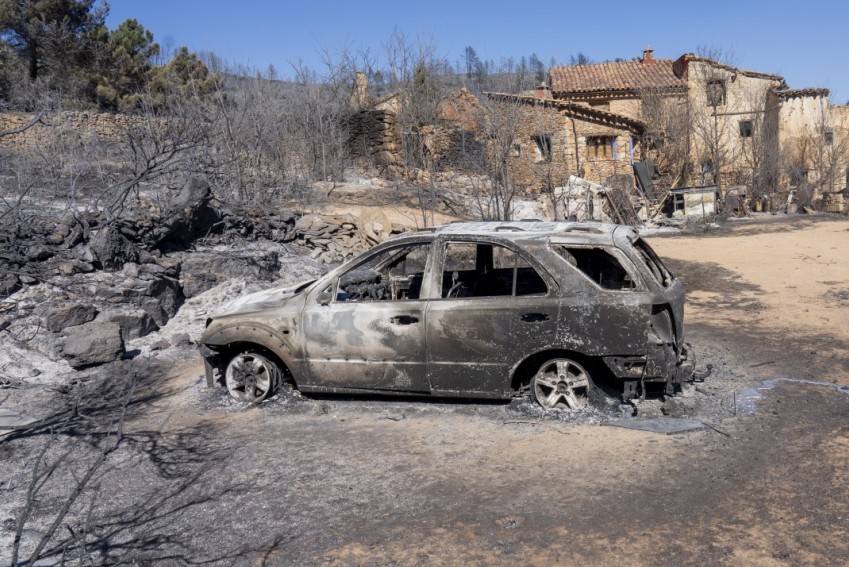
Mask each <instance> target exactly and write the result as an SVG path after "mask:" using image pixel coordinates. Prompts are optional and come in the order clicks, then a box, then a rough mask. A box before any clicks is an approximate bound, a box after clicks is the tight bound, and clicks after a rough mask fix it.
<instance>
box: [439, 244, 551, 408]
mask: <svg viewBox="0 0 849 567" xmlns="http://www.w3.org/2000/svg"><path fill="white" fill-rule="evenodd" d="M440 256H441V269H440V270H439V271H438V273H437V274H435V275H436V278H437V279H441V287H440V286H437V289H436V291H439V292H441V293H440V294H439V297H438V298H434V299H433V301H431V302H430V304H429V306H428V329H427V343H428V351H429V354H430V357H429V364H428V376H429V378H430V383H431V388H432V389H433V391H434V392H435V393H443V394H450V393H458V394H459V393H462V394H464V395H478V396H497V395H502V394H503V393H504V392H505V391H506V390H507V388H508V387H509V373H510V369H511V368H512V366H513V365H514V364H516V363H517V362H518V361H519V360H521V359H522V358H523V357H524V356H527V355H528V354H530V353H532V352H535V351H536V350H537V349H539V348H541V347H542V346H546V345H548V344H550V342H551V341H553V340H554V337H555V334H556V329H557V315H558V301H557V297H556V296H555V294H551V293H549V287H550V283H546V281H545V279H544V278H543V277H542V276H541V275H540V273H539V272H538V271H537V270H536V269H535V268H534V267H533V266H531V264H530V263H529V262H528V261H527V259H525V258H524V257H523V256H521V255H519V254H518V252H517V251H516V250H514V249H512V248H508V247H507V246H503V245H500V244H497V243H491V242H483V241H476V242H457V241H455V242H446V243H445V244H444V245H443V246H442V247H441V254H440Z"/></svg>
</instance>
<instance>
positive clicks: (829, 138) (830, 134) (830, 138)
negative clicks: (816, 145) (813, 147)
mask: <svg viewBox="0 0 849 567" xmlns="http://www.w3.org/2000/svg"><path fill="white" fill-rule="evenodd" d="M822 140H823V142H825V144H826V145H827V146H831V145H832V144H834V130H832V129H831V128H829V129H828V130H826V131H825V132H823V134H822Z"/></svg>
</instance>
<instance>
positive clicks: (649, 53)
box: [642, 45, 654, 65]
mask: <svg viewBox="0 0 849 567" xmlns="http://www.w3.org/2000/svg"><path fill="white" fill-rule="evenodd" d="M642 63H643V65H654V50H653V49H652V48H651V45H647V46H646V48H645V49H643V59H642Z"/></svg>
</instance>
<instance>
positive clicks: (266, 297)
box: [210, 280, 315, 318]
mask: <svg viewBox="0 0 849 567" xmlns="http://www.w3.org/2000/svg"><path fill="white" fill-rule="evenodd" d="M314 281H315V280H308V281H304V282H300V283H298V284H295V285H290V286H284V287H275V288H272V289H266V290H263V291H258V292H256V293H249V294H248V295H243V296H241V297H237V298H236V299H233V300H231V301H229V302H228V303H225V304H224V305H223V306H222V307H221V308H219V309H217V310H216V311H215V312H213V313H212V314H211V315H210V316H211V317H212V318H216V317H225V316H228V315H237V314H240V313H252V312H255V311H262V310H263V309H272V308H275V307H280V306H281V305H283V303H285V302H286V300H287V299H289V298H291V297H294V296H295V295H297V294H298V293H299V292H300V291H303V290H304V289H306V287H307V286H308V285H309V284H311V283H312V282H314Z"/></svg>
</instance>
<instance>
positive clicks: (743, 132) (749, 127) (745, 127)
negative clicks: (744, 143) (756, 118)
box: [740, 120, 754, 138]
mask: <svg viewBox="0 0 849 567" xmlns="http://www.w3.org/2000/svg"><path fill="white" fill-rule="evenodd" d="M753 130H754V125H753V124H752V121H751V120H741V121H740V137H741V138H751V137H752V131H753Z"/></svg>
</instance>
